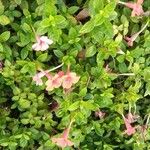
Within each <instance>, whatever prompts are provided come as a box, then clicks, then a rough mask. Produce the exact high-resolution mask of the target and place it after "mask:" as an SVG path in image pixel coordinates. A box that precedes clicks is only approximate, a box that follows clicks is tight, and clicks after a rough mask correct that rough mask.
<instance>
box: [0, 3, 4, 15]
mask: <svg viewBox="0 0 150 150" xmlns="http://www.w3.org/2000/svg"><path fill="white" fill-rule="evenodd" d="M3 13H4V5H3V3H2V2H1V0H0V15H2V14H3Z"/></svg>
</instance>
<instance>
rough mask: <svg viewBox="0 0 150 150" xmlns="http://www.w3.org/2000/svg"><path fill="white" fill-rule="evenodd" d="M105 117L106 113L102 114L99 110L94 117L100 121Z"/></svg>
mask: <svg viewBox="0 0 150 150" xmlns="http://www.w3.org/2000/svg"><path fill="white" fill-rule="evenodd" d="M105 115H106V113H104V112H102V111H100V110H98V111H96V112H95V116H96V117H99V118H100V119H103V118H104V116H105Z"/></svg>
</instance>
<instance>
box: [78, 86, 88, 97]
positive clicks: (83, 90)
mask: <svg viewBox="0 0 150 150" xmlns="http://www.w3.org/2000/svg"><path fill="white" fill-rule="evenodd" d="M86 93H87V88H86V87H85V88H83V89H81V91H80V92H79V97H84V96H85V95H86Z"/></svg>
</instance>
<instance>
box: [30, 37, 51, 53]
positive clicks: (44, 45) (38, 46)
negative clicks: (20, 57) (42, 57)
mask: <svg viewBox="0 0 150 150" xmlns="http://www.w3.org/2000/svg"><path fill="white" fill-rule="evenodd" d="M36 41H37V42H36V43H35V44H33V45H32V49H34V50H35V51H45V50H47V49H48V48H49V45H51V44H52V43H53V41H52V40H51V39H48V37H47V36H37V37H36Z"/></svg>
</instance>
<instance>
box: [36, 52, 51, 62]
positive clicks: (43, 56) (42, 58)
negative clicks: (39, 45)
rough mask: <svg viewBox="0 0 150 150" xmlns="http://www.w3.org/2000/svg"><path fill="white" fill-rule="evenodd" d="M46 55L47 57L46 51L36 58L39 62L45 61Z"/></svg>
mask: <svg viewBox="0 0 150 150" xmlns="http://www.w3.org/2000/svg"><path fill="white" fill-rule="evenodd" d="M47 57H48V54H47V53H44V54H41V55H40V56H39V57H38V58H37V60H38V61H40V62H45V61H46V60H47Z"/></svg>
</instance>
